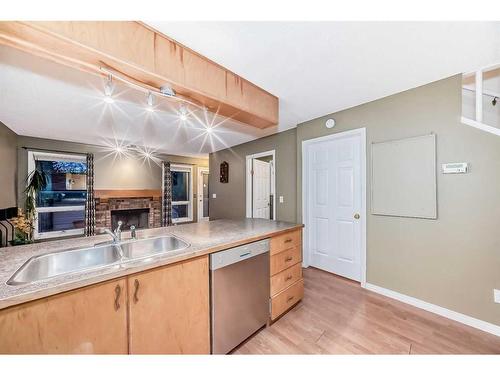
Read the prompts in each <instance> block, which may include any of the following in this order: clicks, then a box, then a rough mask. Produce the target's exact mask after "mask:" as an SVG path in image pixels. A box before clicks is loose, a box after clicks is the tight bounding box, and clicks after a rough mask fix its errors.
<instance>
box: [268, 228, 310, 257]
mask: <svg viewBox="0 0 500 375" xmlns="http://www.w3.org/2000/svg"><path fill="white" fill-rule="evenodd" d="M301 245H302V229H298V230H294V231H291V232H287V233H285V234H280V235H279V236H276V237H272V238H271V244H270V247H271V255H274V254H278V253H280V252H282V251H285V250H288V249H291V248H292V247H295V246H301Z"/></svg>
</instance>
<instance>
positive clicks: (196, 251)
mask: <svg viewBox="0 0 500 375" xmlns="http://www.w3.org/2000/svg"><path fill="white" fill-rule="evenodd" d="M302 226H303V225H302V224H295V223H287V222H283V221H271V220H265V219H242V220H214V221H205V222H200V223H193V224H184V225H176V226H171V227H161V228H152V229H145V230H140V231H137V237H138V238H148V237H157V236H164V235H169V234H172V235H175V236H177V237H178V238H180V239H182V240H184V241H186V242H188V243H189V244H190V246H189V247H188V248H186V249H183V250H176V251H170V252H166V253H163V254H158V255H155V256H154V257H152V258H149V259H148V260H147V261H145V260H140V259H138V260H132V261H125V262H122V263H120V264H119V265H117V264H116V263H115V264H112V265H109V266H105V267H101V268H99V269H94V270H86V271H80V272H75V273H70V274H65V275H60V276H56V277H53V278H50V279H45V280H42V281H36V282H33V283H28V284H24V285H15V286H11V285H7V281H8V280H9V279H10V277H11V276H12V275H13V274H14V272H16V271H17V270H18V269H19V267H21V266H22V265H23V264H24V263H25V262H26V261H27V260H28V259H30V258H31V257H33V256H37V255H42V254H47V253H51V252H54V251H61V250H70V249H75V248H80V247H90V246H94V245H95V244H97V243H99V242H103V241H108V240H110V236H109V235H97V236H92V237H80V238H72V239H66V240H58V241H51V242H40V243H36V244H32V245H24V246H16V247H4V248H0V309H3V308H6V307H9V306H13V305H17V304H20V303H24V302H28V301H32V300H36V299H39V298H43V297H47V296H51V295H54V294H58V293H61V292H66V291H69V290H72V289H77V288H81V287H84V286H87V285H92V284H96V283H99V282H103V281H107V280H111V279H115V278H117V277H122V276H126V275H130V274H133V273H137V272H141V271H144V270H147V269H150V268H155V267H159V266H163V265H166V264H171V263H175V262H179V261H182V260H186V259H189V258H194V257H197V256H201V255H206V254H210V253H213V252H216V251H220V250H224V249H228V248H230V247H234V246H238V245H241V244H244V243H248V242H252V241H256V240H259V239H262V238H266V237H270V236H272V235H275V234H278V233H280V232H285V231H288V230H291V229H295V228H301V227H302ZM123 237H124V238H123V239H124V240H126V239H127V238H129V237H130V234H129V233H127V232H125V233H123Z"/></svg>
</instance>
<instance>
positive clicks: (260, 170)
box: [246, 150, 276, 220]
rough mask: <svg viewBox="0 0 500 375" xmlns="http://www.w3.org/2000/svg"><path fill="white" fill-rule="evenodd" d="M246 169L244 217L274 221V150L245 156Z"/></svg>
mask: <svg viewBox="0 0 500 375" xmlns="http://www.w3.org/2000/svg"><path fill="white" fill-rule="evenodd" d="M246 167H247V168H246V217H248V218H261V219H269V220H275V219H276V193H275V191H276V175H275V169H276V163H275V150H270V151H266V152H261V153H258V154H253V155H247V157H246Z"/></svg>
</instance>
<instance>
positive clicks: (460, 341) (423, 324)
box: [233, 268, 500, 354]
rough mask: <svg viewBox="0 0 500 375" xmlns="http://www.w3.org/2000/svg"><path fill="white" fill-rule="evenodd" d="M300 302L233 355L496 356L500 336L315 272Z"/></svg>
mask: <svg viewBox="0 0 500 375" xmlns="http://www.w3.org/2000/svg"><path fill="white" fill-rule="evenodd" d="M304 279H305V293H304V300H303V301H302V302H300V303H299V304H298V305H297V306H295V307H294V308H293V309H292V310H291V311H290V312H288V313H287V314H286V315H285V316H283V317H282V318H281V319H280V320H278V321H277V322H276V323H274V324H273V325H271V326H270V327H267V328H264V329H262V330H261V331H259V332H258V333H257V334H255V335H254V336H253V337H251V338H250V339H248V340H247V341H246V342H245V343H243V344H242V345H240V346H239V347H238V348H237V349H236V350H235V351H234V352H233V353H234V354H480V353H484V354H499V353H500V337H496V336H494V335H491V334H488V333H485V332H482V331H479V330H476V329H474V328H471V327H468V326H465V325H462V324H460V323H457V322H454V321H452V320H449V319H446V318H443V317H441V316H438V315H435V314H432V313H429V312H427V311H424V310H421V309H418V308H416V307H413V306H410V305H407V304H404V303H401V302H399V301H396V300H393V299H390V298H387V297H384V296H381V295H379V294H376V293H373V292H370V291H367V290H365V289H362V288H361V287H360V286H359V284H358V283H356V282H353V281H350V280H347V279H344V278H342V277H339V276H335V275H332V274H330V273H327V272H324V271H320V270H318V269H314V268H308V269H305V270H304Z"/></svg>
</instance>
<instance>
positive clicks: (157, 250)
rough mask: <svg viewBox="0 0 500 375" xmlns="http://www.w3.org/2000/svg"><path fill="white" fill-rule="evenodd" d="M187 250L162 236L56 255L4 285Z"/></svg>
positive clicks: (29, 265) (36, 261)
mask: <svg viewBox="0 0 500 375" xmlns="http://www.w3.org/2000/svg"><path fill="white" fill-rule="evenodd" d="M187 247H189V244H188V243H187V242H184V241H183V240H181V239H178V238H177V237H174V236H162V237H155V238H146V239H139V240H131V241H125V242H119V243H112V244H105V245H99V246H95V247H86V248H81V249H73V250H65V251H58V252H53V253H48V254H44V255H38V256H35V257H32V258H30V259H29V260H28V261H27V262H26V263H24V264H23V265H22V266H21V267H20V268H19V269H18V270H17V271H16V272H15V273H14V275H12V277H11V278H10V279H9V280H8V281H7V284H8V285H22V284H27V283H31V282H35V281H41V280H45V279H48V278H51V277H55V276H60V275H63V274H69V273H75V272H80V271H88V270H94V269H98V268H101V267H108V266H112V265H115V266H117V267H118V266H119V265H120V264H122V263H124V262H128V261H133V260H140V259H145V260H146V259H149V258H151V257H153V256H155V255H158V254H164V253H166V252H171V251H175V250H183V249H186V248H187Z"/></svg>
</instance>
